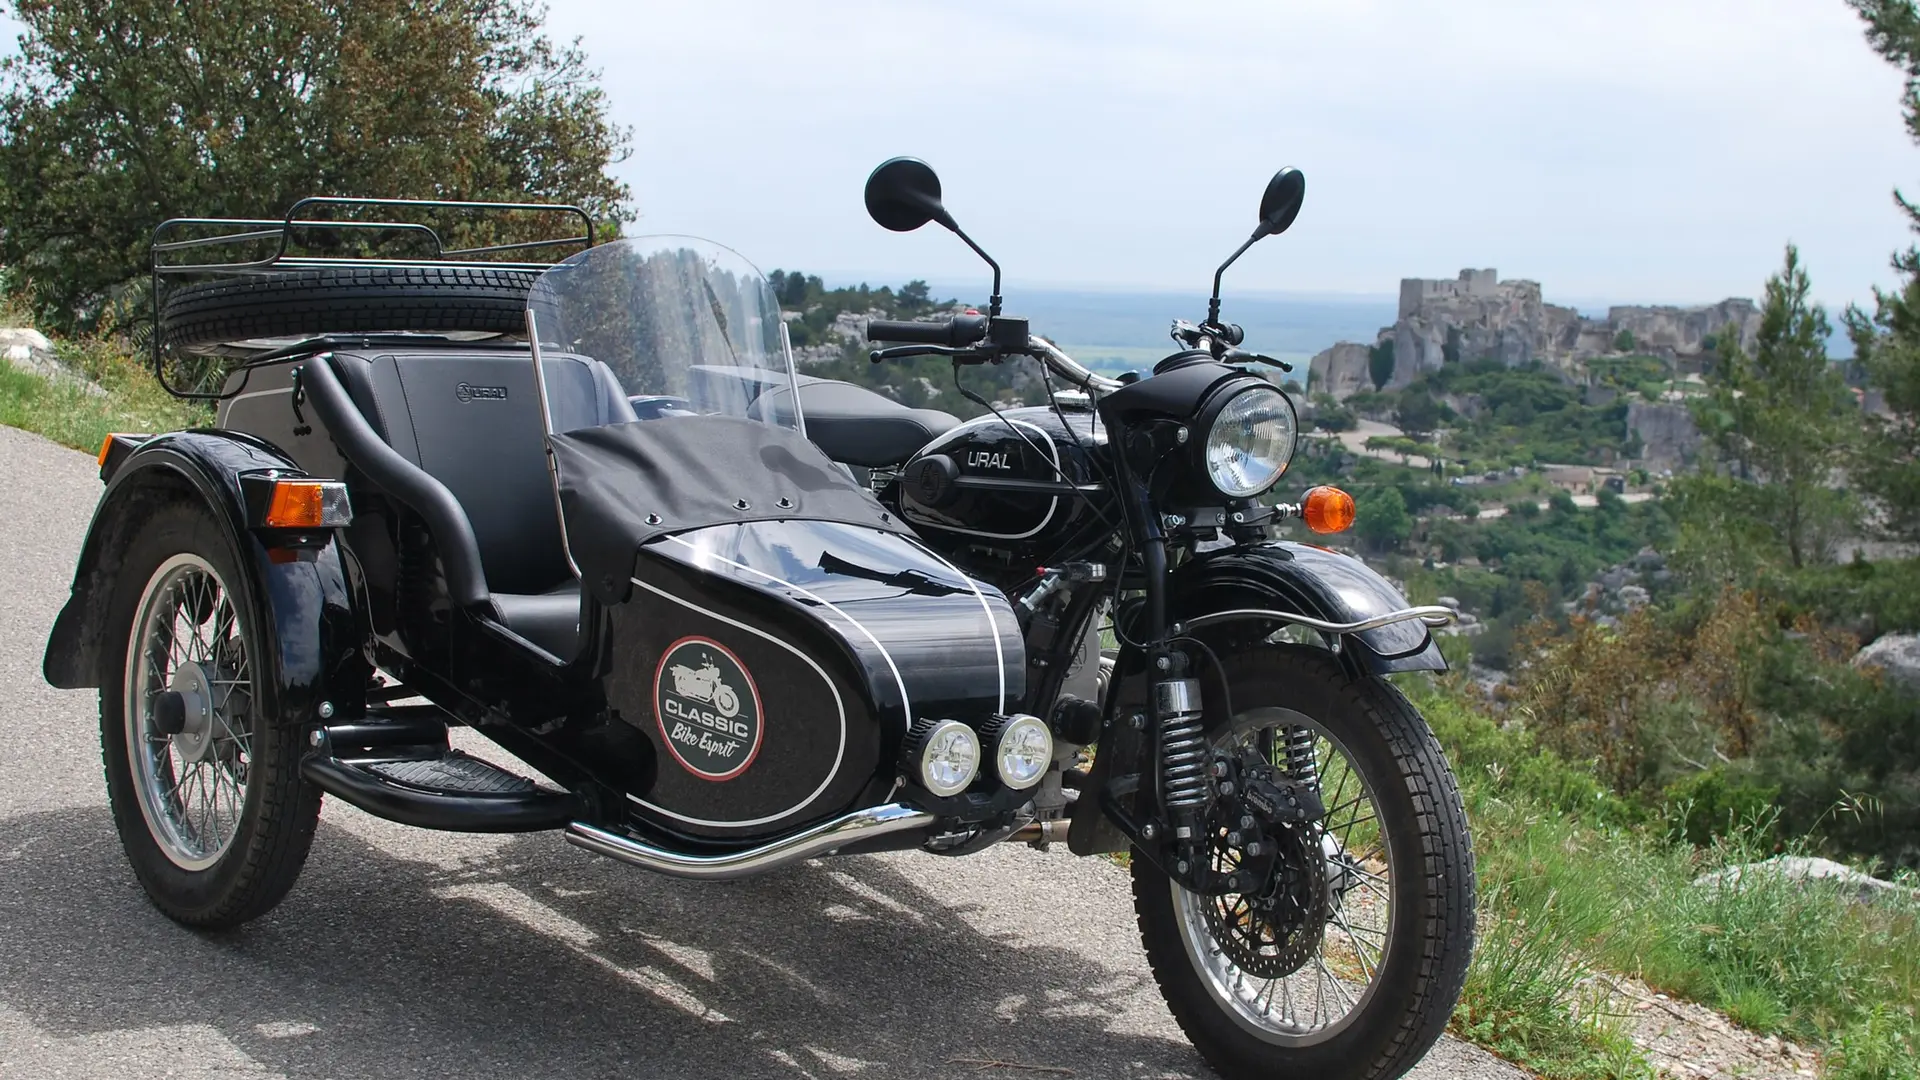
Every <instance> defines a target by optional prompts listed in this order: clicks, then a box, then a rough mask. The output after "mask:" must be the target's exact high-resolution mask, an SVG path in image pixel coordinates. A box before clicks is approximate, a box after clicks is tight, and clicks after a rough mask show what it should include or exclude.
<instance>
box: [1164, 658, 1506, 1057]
mask: <svg viewBox="0 0 1920 1080" xmlns="http://www.w3.org/2000/svg"><path fill="white" fill-rule="evenodd" d="M1222 665H1223V667H1224V669H1225V674H1226V686H1227V689H1228V691H1229V697H1230V700H1231V702H1232V707H1233V709H1234V710H1235V716H1234V717H1233V721H1232V723H1231V724H1230V725H1228V726H1227V727H1226V729H1225V730H1223V731H1221V732H1220V733H1219V735H1218V737H1217V739H1216V742H1215V744H1214V750H1215V754H1216V755H1217V756H1216V761H1222V762H1224V761H1236V762H1238V761H1247V762H1251V763H1254V764H1255V767H1257V766H1258V763H1259V762H1262V761H1268V762H1272V763H1273V764H1275V765H1278V766H1282V767H1283V771H1285V772H1286V773H1287V774H1288V775H1293V773H1294V768H1295V767H1297V766H1294V767H1289V763H1290V762H1298V761H1299V760H1300V754H1301V748H1302V747H1304V746H1307V745H1311V746H1312V747H1313V749H1314V762H1315V769H1316V772H1317V775H1318V778H1319V779H1318V784H1319V790H1320V792H1321V797H1322V800H1323V806H1324V809H1325V810H1326V813H1325V815H1324V816H1323V817H1322V818H1321V820H1320V821H1318V822H1311V823H1303V824H1300V825H1295V826H1289V827H1282V828H1278V829H1275V830H1274V833H1275V834H1276V835H1275V836H1274V837H1273V838H1270V839H1269V840H1267V841H1266V842H1267V843H1273V844H1276V845H1277V846H1278V848H1279V852H1278V854H1279V856H1280V857H1279V858H1277V859H1274V860H1272V861H1271V865H1272V869H1271V870H1269V871H1266V874H1267V876H1265V877H1263V879H1262V880H1261V882H1260V883H1259V884H1258V885H1257V886H1255V887H1254V888H1250V889H1248V890H1247V891H1246V892H1245V893H1244V894H1228V895H1227V896H1224V897H1217V898H1210V897H1204V896H1199V895H1196V894H1193V893H1190V892H1188V891H1187V890H1186V889H1184V888H1182V887H1181V886H1179V885H1176V884H1174V883H1173V882H1172V880H1171V879H1169V878H1168V877H1167V875H1166V874H1164V873H1162V872H1161V871H1160V870H1159V869H1158V868H1157V867H1155V866H1154V865H1153V864H1152V863H1151V862H1150V861H1148V860H1147V859H1145V858H1142V857H1141V856H1140V855H1139V854H1138V853H1137V852H1136V853H1135V855H1134V858H1133V863H1132V873H1133V894H1134V909H1135V912H1136V914H1137V916H1138V919H1139V923H1140V933H1141V938H1142V941H1143V943H1144V944H1145V946H1146V952H1147V958H1148V961H1149V963H1150V964H1151V966H1152V968H1153V973H1154V977H1155V979H1156V980H1157V981H1158V983H1159V984H1160V990H1161V994H1162V995H1163V996H1164V997H1165V998H1166V1001H1167V1004H1168V1006H1169V1008H1170V1009H1171V1010H1172V1012H1173V1015H1174V1018H1175V1019H1176V1020H1177V1021H1178V1022H1179V1024H1180V1026H1181V1028H1182V1029H1183V1030H1184V1031H1185V1032H1186V1033H1187V1037H1188V1038H1189V1039H1191V1040H1192V1042H1193V1044H1194V1046H1195V1048H1196V1049H1198V1050H1199V1051H1200V1053H1201V1055H1202V1056H1203V1057H1205V1058H1206V1060H1207V1062H1208V1064H1210V1065H1212V1066H1213V1068H1214V1069H1215V1070H1217V1071H1218V1072H1219V1073H1220V1074H1221V1075H1222V1076H1223V1077H1226V1078H1227V1080H1255V1078H1258V1080H1274V1078H1279V1077H1300V1078H1307V1077H1312V1078H1314V1080H1391V1078H1393V1077H1397V1076H1400V1075H1401V1074H1402V1073H1404V1072H1406V1071H1407V1070H1408V1069H1410V1068H1412V1067H1413V1066H1414V1064H1416V1063H1417V1062H1418V1061H1419V1060H1420V1058H1421V1057H1422V1056H1423V1055H1424V1054H1425V1053H1426V1052H1427V1050H1428V1049H1429V1048H1430V1047H1431V1046H1432V1045H1433V1043H1434V1042H1435V1041H1436V1040H1437V1039H1438V1038H1439V1037H1440V1034H1441V1032H1442V1031H1444V1030H1445V1028H1446V1025H1447V1020H1448V1018H1449V1017H1450V1016H1451V1014H1452V1012H1453V1007H1454V1004H1455V1002H1456V1001H1457V1000H1458V998H1459V995H1460V989H1461V986H1462V984H1463V983H1464V982H1465V980H1466V972H1467V964H1468V961H1469V960H1470V959H1471V957H1472V953H1473V932H1474V924H1473V893H1474V871H1473V852H1472V847H1471V842H1470V840H1469V837H1468V834H1467V824H1466V815H1465V810H1464V808H1463V807H1462V806H1461V802H1460V794H1459V789H1458V787H1457V786H1456V784H1455V781H1454V777H1453V773H1452V771H1451V770H1450V769H1449V768H1448V766H1447V763H1446V759H1445V757H1444V756H1443V755H1442V753H1441V750H1440V747H1439V745H1438V744H1437V743H1436V742H1435V741H1434V738H1433V735H1432V733H1431V732H1429V731H1428V729H1427V726H1426V723H1425V722H1424V721H1423V720H1422V719H1421V717H1420V714H1419V713H1418V712H1417V711H1416V710H1415V709H1414V708H1413V706H1412V705H1411V704H1410V703H1408V701H1407V700H1406V698H1404V697H1402V696H1401V695H1400V693H1399V692H1398V691H1397V690H1395V689H1394V688H1393V687H1392V686H1391V685H1390V684H1388V683H1386V682H1385V681H1383V680H1379V679H1358V680H1356V679H1352V678H1350V677H1349V676H1347V675H1346V673H1345V672H1344V671H1343V670H1342V669H1341V668H1340V666H1339V665H1338V663H1337V662H1336V661H1335V660H1334V659H1333V658H1332V657H1331V656H1329V655H1327V654H1326V653H1323V652H1320V651H1318V650H1309V649H1294V648H1275V647H1272V646H1267V647H1263V648H1260V649H1257V650H1253V651H1249V652H1244V653H1239V654H1232V655H1228V656H1227V657H1225V659H1224V660H1223V661H1222ZM1207 685H1208V687H1209V689H1208V693H1210V694H1211V693H1214V692H1216V690H1217V688H1218V685H1219V684H1218V681H1217V679H1213V678H1210V679H1208V680H1207ZM1290 736H1291V738H1292V745H1293V747H1294V751H1295V752H1294V756H1293V757H1292V758H1290V757H1289V756H1288V753H1287V747H1288V743H1289V737H1290ZM1225 767H1227V768H1239V767H1240V766H1238V765H1233V766H1225ZM1236 775H1237V774H1236ZM1216 824H1217V825H1218V828H1215V829H1209V833H1210V835H1211V836H1212V838H1213V840H1212V849H1213V852H1214V856H1213V857H1214V858H1215V860H1216V865H1217V866H1219V867H1222V868H1223V871H1227V870H1233V869H1236V868H1238V867H1242V866H1253V865H1260V864H1259V863H1255V862H1253V861H1251V860H1248V859H1247V858H1246V854H1245V852H1244V851H1236V850H1235V846H1234V845H1236V844H1242V843H1243V841H1242V837H1241V834H1240V833H1238V832H1237V831H1236V829H1237V827H1238V826H1239V824H1240V822H1238V821H1235V822H1224V821H1223V822H1219V823H1216Z"/></svg>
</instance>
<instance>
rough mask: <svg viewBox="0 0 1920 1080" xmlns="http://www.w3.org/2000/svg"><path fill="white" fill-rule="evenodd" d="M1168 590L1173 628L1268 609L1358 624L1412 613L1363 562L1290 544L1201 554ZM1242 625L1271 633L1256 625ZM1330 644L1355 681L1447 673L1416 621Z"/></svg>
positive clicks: (1177, 572) (1425, 631)
mask: <svg viewBox="0 0 1920 1080" xmlns="http://www.w3.org/2000/svg"><path fill="white" fill-rule="evenodd" d="M1167 584H1168V594H1167V614H1168V617H1169V618H1170V619H1172V620H1174V621H1185V620H1189V619H1193V618H1195V617H1197V616H1200V615H1205V614H1209V613H1211V612H1216V611H1225V610H1230V609H1235V608H1267V609H1272V610H1276V611H1286V612H1291V613H1294V614H1299V615H1309V616H1312V617H1314V618H1317V619H1321V620H1324V621H1326V622H1333V623H1353V622H1359V621H1361V620H1364V619H1370V618H1373V617H1375V616H1378V615H1384V614H1387V613H1388V612H1392V611H1399V610H1402V609H1404V608H1406V607H1407V606H1408V604H1407V598H1406V597H1405V596H1403V595H1401V592H1400V590H1399V589H1397V588H1395V587H1394V586H1393V583H1392V582H1389V581H1388V580H1387V579H1386V578H1383V577H1381V576H1380V575H1379V574H1377V573H1375V572H1374V571H1373V570H1372V569H1371V568H1369V567H1368V566H1367V564H1366V563H1363V562H1361V561H1360V560H1359V559H1356V558H1353V557H1351V556H1348V555H1342V554H1340V553H1339V552H1337V551H1333V550H1330V549H1328V548H1323V547H1316V546H1314V545H1312V544H1297V543H1293V542H1290V541H1278V542H1273V543H1265V544H1250V545H1243V546H1240V547H1234V548H1227V549H1224V550H1221V551H1216V552H1210V553H1207V554H1203V555H1199V556H1197V557H1195V558H1194V559H1193V560H1191V561H1190V562H1188V563H1186V564H1185V565H1183V566H1181V567H1180V568H1178V569H1176V570H1175V571H1173V573H1172V574H1171V575H1170V578H1169V581H1168V583H1167ZM1229 625H1231V624H1229ZM1245 625H1246V626H1247V627H1248V628H1249V629H1259V630H1260V632H1261V633H1263V634H1264V633H1271V632H1272V629H1271V627H1270V626H1268V625H1267V624H1263V623H1259V622H1257V621H1250V622H1248V623H1246V624H1245ZM1332 644H1333V645H1334V647H1335V650H1336V651H1337V653H1338V654H1339V656H1340V658H1341V662H1342V664H1344V665H1345V666H1346V668H1347V669H1348V671H1350V672H1352V673H1353V674H1355V675H1390V674H1393V673H1394V672H1399V671H1445V670H1446V669H1447V662H1446V660H1445V659H1443V658H1442V657H1441V655H1440V649H1439V647H1438V646H1437V645H1435V644H1434V641H1433V635H1432V633H1431V632H1430V631H1429V630H1428V628H1427V625H1426V624H1425V623H1423V622H1421V621H1420V620H1418V619H1410V620H1407V621H1405V622H1396V623H1389V624H1387V625H1386V626H1381V627H1377V628H1375V629H1372V630H1363V631H1361V632H1359V633H1356V634H1343V635H1340V636H1339V637H1338V638H1337V639H1336V640H1335V641H1334V642H1333V643H1332Z"/></svg>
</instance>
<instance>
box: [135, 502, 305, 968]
mask: <svg viewBox="0 0 1920 1080" xmlns="http://www.w3.org/2000/svg"><path fill="white" fill-rule="evenodd" d="M246 588H247V586H246V582H245V579H244V578H242V576H241V575H240V574H239V572H238V570H237V567H236V560H235V558H234V556H233V555H232V553H231V552H230V550H229V548H228V544H227V540H226V537H225V536H224V535H223V534H222V532H221V530H220V528H219V527H218V525H216V524H215V522H214V520H213V518H212V516H211V515H210V514H209V513H208V511H207V510H206V509H205V508H203V507H201V506H199V505H197V504H194V503H189V502H179V503H173V504H169V505H167V506H164V507H162V508H161V509H160V510H158V511H156V512H155V513H154V515H153V518H152V520H151V522H150V523H149V524H148V525H147V526H146V527H145V528H144V529H143V530H142V531H141V533H140V534H139V536H137V537H136V538H134V540H133V541H132V542H131V543H130V544H129V545H128V549H127V552H126V556H125V559H124V561H123V562H122V564H121V567H120V572H119V577H118V580H117V581H116V582H115V583H114V586H113V594H112V597H111V599H110V601H109V619H108V622H107V641H106V648H105V649H104V650H103V653H104V656H103V670H102V671H101V680H100V749H101V753H102V757H103V759H104V763H105V767H106V779H107V795H108V800H109V802H110V803H111V804H112V807H113V820H114V826H115V828H116V829H117V830H118V831H119V834H120V843H121V846H122V847H124V848H125V849H126V853H127V859H128V861H129V862H131V863H132V864H133V871H134V876H135V877H137V878H138V879H139V881H140V884H141V886H142V887H143V888H145V889H146V892H147V896H148V897H149V898H151V899H152V901H153V903H154V905H155V906H156V907H158V908H159V909H160V910H161V911H162V912H164V913H166V914H167V915H168V916H169V917H170V918H172V919H174V920H176V921H178V922H181V923H184V924H186V925H188V926H193V927H198V928H202V929H210V930H217V929H225V928H228V927H233V926H237V925H239V924H241V923H243V922H246V921H247V920H249V919H253V918H255V917H257V916H260V915H263V914H265V913H266V912H267V911H269V910H271V909H272V908H273V907H274V905H276V904H278V903H279V902H280V900H281V899H282V898H283V897H285V896H286V894H287V891H288V890H289V889H291V888H292V887H293V883H294V881H295V879H297V878H298V877H299V875H300V868H301V866H302V865H303V864H304V863H305V862H306V857H307V851H308V849H309V847H311V845H312V843H313V832H314V827H315V824H316V823H317V821H318V819H319V816H320V792H319V790H318V789H317V788H314V787H312V786H311V785H309V784H307V783H306V782H305V781H304V780H302V779H301V777H300V772H299V755H300V753H301V746H300V739H299V736H300V733H299V732H298V731H295V730H290V729H288V728H287V727H286V726H285V725H281V724H277V723H275V722H274V718H273V717H270V716H267V715H265V714H264V710H263V708H261V706H260V703H261V702H262V700H263V699H262V695H261V693H260V689H261V681H262V679H263V678H265V677H266V673H265V672H264V671H263V670H262V666H261V664H260V663H258V662H257V660H256V658H257V657H259V656H260V655H261V644H260V637H259V635H258V633H257V632H256V628H255V627H254V626H253V619H254V614H253V613H254V606H253V604H252V598H251V597H250V596H248V595H247V592H246Z"/></svg>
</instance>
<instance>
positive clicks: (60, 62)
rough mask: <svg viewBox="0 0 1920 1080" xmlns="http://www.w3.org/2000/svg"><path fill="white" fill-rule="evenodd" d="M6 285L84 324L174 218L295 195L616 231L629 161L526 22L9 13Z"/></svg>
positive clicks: (237, 9)
mask: <svg viewBox="0 0 1920 1080" xmlns="http://www.w3.org/2000/svg"><path fill="white" fill-rule="evenodd" d="M6 6H7V8H8V10H9V13H10V14H11V15H12V16H13V17H14V18H16V19H18V20H19V21H20V22H21V23H22V24H23V25H24V30H23V32H22V33H21V34H20V38H19V51H18V53H17V54H16V55H14V56H12V57H10V58H8V59H7V60H5V61H4V62H0V264H6V265H8V266H9V267H10V270H11V275H12V277H13V279H14V282H15V284H16V285H25V286H26V287H27V288H28V289H29V290H30V291H31V293H32V296H33V298H34V300H35V303H36V305H37V306H38V307H39V308H40V309H41V314H42V316H43V317H44V318H45V319H47V320H48V322H49V323H50V324H52V325H55V326H63V325H71V324H73V323H75V322H85V321H87V320H88V319H90V318H92V317H94V316H96V315H97V314H98V312H99V310H100V305H101V301H102V300H103V299H106V298H108V297H109V296H110V295H111V294H112V293H113V292H114V290H116V288H117V287H119V286H121V285H122V284H124V283H126V282H129V281H131V280H133V279H135V278H136V277H137V276H138V275H139V274H140V273H141V271H142V270H143V269H144V267H145V265H146V257H147V255H146V246H147V242H148V239H149V237H150V235H151V233H152V230H153V227H154V226H155V225H156V224H157V223H158V222H160V221H162V220H164V219H166V218H168V217H174V216H193V217H211V216H220V217H263V216H265V217H277V216H279V215H280V214H281V213H282V212H284V210H285V209H286V208H287V207H288V206H289V205H290V204H291V203H292V202H293V201H294V200H296V199H299V198H301V197H303V196H306V195H315V194H323V195H369V196H387V197H424V198H446V199H498V200H516V201H519V200H558V201H566V202H575V203H579V204H581V205H583V206H585V207H586V208H588V209H589V210H590V211H591V212H593V213H594V214H595V215H596V216H598V217H601V218H608V219H613V220H616V221H617V220H620V219H622V218H624V217H628V216H630V214H629V213H628V211H627V209H626V204H627V199H628V191H627V189H626V187H625V186H624V185H623V184H621V183H620V182H619V181H618V180H616V179H614V178H613V177H612V176H611V175H610V174H609V172H608V169H609V166H611V165H613V164H615V163H617V162H618V161H620V160H622V159H623V158H624V157H625V155H626V153H627V138H628V136H627V133H626V132H625V131H623V130H622V129H620V128H619V127H617V126H615V125H614V124H613V123H611V122H610V121H609V119H608V117H607V114H606V101H605V98H604V97H603V95H602V93H601V91H600V89H599V88H598V87H597V86H596V85H595V73H594V72H593V71H592V70H590V69H589V68H588V67H587V64H586V59H585V56H584V54H583V53H582V52H581V50H580V48H579V45H578V42H575V43H572V44H555V43H554V42H553V41H552V40H551V39H549V38H548V37H547V36H546V35H545V34H544V33H542V30H541V27H542V23H543V21H544V19H545V15H546V11H545V9H544V7H542V6H540V5H539V3H538V2H537V0H194V2H193V3H187V4H182V3H177V2H176V0H90V2H87V3H78V4H76V3H68V2H65V0H13V2H11V3H10V4H7V5H6Z"/></svg>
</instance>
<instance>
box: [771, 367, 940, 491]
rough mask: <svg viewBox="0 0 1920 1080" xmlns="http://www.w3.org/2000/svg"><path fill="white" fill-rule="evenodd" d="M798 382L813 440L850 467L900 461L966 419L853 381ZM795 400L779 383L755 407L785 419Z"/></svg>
mask: <svg viewBox="0 0 1920 1080" xmlns="http://www.w3.org/2000/svg"><path fill="white" fill-rule="evenodd" d="M797 380H798V382H799V387H800V414H801V416H803V417H805V418H806V422H807V438H809V439H811V440H812V441H813V443H814V445H815V446H818V447H819V448H820V449H822V450H825V451H826V452H827V456H828V457H830V458H832V459H833V460H835V461H838V462H841V463H843V464H846V465H859V466H862V467H864V468H869V469H872V468H884V467H886V466H890V465H898V464H900V463H901V462H903V461H905V460H907V459H908V458H910V457H912V456H913V454H914V451H916V450H919V449H920V448H921V447H923V446H925V445H927V444H928V443H930V442H932V441H933V440H934V439H935V438H937V437H939V436H941V435H944V434H946V433H947V432H948V431H951V430H952V429H953V428H954V427H955V426H957V425H958V424H959V423H960V418H959V417H957V416H954V415H953V414H951V413H944V412H941V411H940V410H938V409H914V408H909V407H908V406H905V405H902V404H900V403H899V402H897V401H895V400H893V399H892V398H890V397H887V396H886V395H884V394H876V393H874V392H873V391H871V390H868V389H866V388H865V387H861V386H855V385H854V384H852V383H849V382H841V381H839V380H837V379H820V378H815V377H813V376H811V375H800V376H797ZM792 399H793V392H792V391H791V390H789V389H787V388H786V387H784V386H781V387H775V388H772V389H770V390H768V391H767V392H765V393H763V394H761V395H760V397H759V398H757V399H756V400H755V401H754V410H755V413H756V415H757V416H759V417H761V418H769V417H770V418H773V419H777V420H782V421H784V420H785V419H787V418H788V417H789V416H791V415H792V409H793V406H792Z"/></svg>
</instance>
